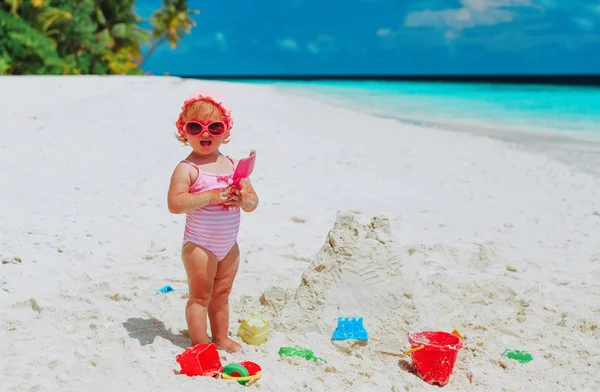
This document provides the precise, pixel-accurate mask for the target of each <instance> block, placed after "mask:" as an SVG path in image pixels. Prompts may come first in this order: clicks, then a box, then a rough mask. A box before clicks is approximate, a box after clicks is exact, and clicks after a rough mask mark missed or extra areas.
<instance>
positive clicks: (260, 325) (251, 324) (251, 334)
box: [238, 313, 271, 346]
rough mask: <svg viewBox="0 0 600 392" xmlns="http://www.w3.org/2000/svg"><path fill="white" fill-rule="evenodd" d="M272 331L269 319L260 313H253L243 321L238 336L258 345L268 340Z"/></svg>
mask: <svg viewBox="0 0 600 392" xmlns="http://www.w3.org/2000/svg"><path fill="white" fill-rule="evenodd" d="M270 332H271V330H270V327H269V320H267V319H266V318H265V317H264V316H263V315H261V314H260V313H251V314H250V317H248V318H246V319H243V320H242V321H241V324H240V329H239V330H238V336H239V337H240V338H242V340H243V341H244V342H246V343H248V344H252V345H254V346H258V345H260V344H263V343H265V342H266V341H267V339H268V338H269V334H270Z"/></svg>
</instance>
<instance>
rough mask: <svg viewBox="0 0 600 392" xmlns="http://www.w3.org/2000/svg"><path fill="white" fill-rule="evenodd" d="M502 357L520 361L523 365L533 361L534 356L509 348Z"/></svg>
mask: <svg viewBox="0 0 600 392" xmlns="http://www.w3.org/2000/svg"><path fill="white" fill-rule="evenodd" d="M502 355H503V356H505V357H507V358H510V359H514V360H515V361H519V362H521V363H527V362H530V361H533V355H531V354H529V353H528V352H527V351H521V350H510V349H508V348H507V349H506V350H504V352H503V353H502Z"/></svg>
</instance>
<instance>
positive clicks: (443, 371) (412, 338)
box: [405, 330, 462, 386]
mask: <svg viewBox="0 0 600 392" xmlns="http://www.w3.org/2000/svg"><path fill="white" fill-rule="evenodd" d="M408 341H409V343H410V345H411V347H412V348H411V349H410V350H408V351H406V352H405V354H406V355H410V356H411V358H412V360H413V366H414V368H415V371H416V373H417V375H418V376H419V377H421V378H422V379H423V381H425V382H426V383H428V384H432V385H433V384H438V385H439V386H444V385H446V384H447V383H448V381H449V380H450V376H451V375H452V371H453V369H454V363H455V362H456V355H457V354H458V350H460V349H461V348H462V336H460V333H458V331H456V330H454V331H453V332H452V333H448V332H443V331H422V332H415V333H411V334H410V335H408Z"/></svg>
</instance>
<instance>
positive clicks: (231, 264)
mask: <svg viewBox="0 0 600 392" xmlns="http://www.w3.org/2000/svg"><path fill="white" fill-rule="evenodd" d="M239 265H240V249H239V248H238V245H237V243H236V244H235V245H233V248H231V251H229V253H228V254H227V256H225V258H224V259H223V260H221V261H220V262H219V263H218V265H217V274H216V276H215V281H214V287H213V291H212V296H211V299H210V303H209V305H208V318H209V319H210V330H211V332H212V341H213V343H214V344H215V346H217V348H219V349H222V350H226V351H228V352H230V353H233V352H236V351H238V350H240V349H241V348H242V346H241V345H240V344H239V343H237V342H235V341H233V340H231V339H229V337H228V336H227V331H228V330H229V294H230V293H231V287H232V286H233V280H234V279H235V276H236V274H237V271H238V267H239Z"/></svg>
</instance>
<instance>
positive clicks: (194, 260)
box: [181, 242, 217, 346]
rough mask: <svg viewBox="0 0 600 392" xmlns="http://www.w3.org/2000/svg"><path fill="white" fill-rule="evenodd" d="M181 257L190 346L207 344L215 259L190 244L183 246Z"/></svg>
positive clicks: (209, 253) (198, 247)
mask: <svg viewBox="0 0 600 392" xmlns="http://www.w3.org/2000/svg"><path fill="white" fill-rule="evenodd" d="M181 256H182V259H183V265H184V266H185V272H186V273H187V277H188V286H189V294H190V297H189V299H188V302H187V305H186V307H185V319H186V321H187V324H188V333H189V335H190V339H191V340H192V346H195V345H197V344H204V343H208V336H207V335H206V315H207V309H208V304H209V303H210V297H211V296H212V292H213V282H214V281H215V275H216V273H217V259H216V257H215V256H214V255H213V254H212V252H209V251H207V250H206V249H204V248H202V247H201V246H198V245H196V244H193V243H191V242H188V243H186V244H185V246H184V247H183V250H182V252H181Z"/></svg>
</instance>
